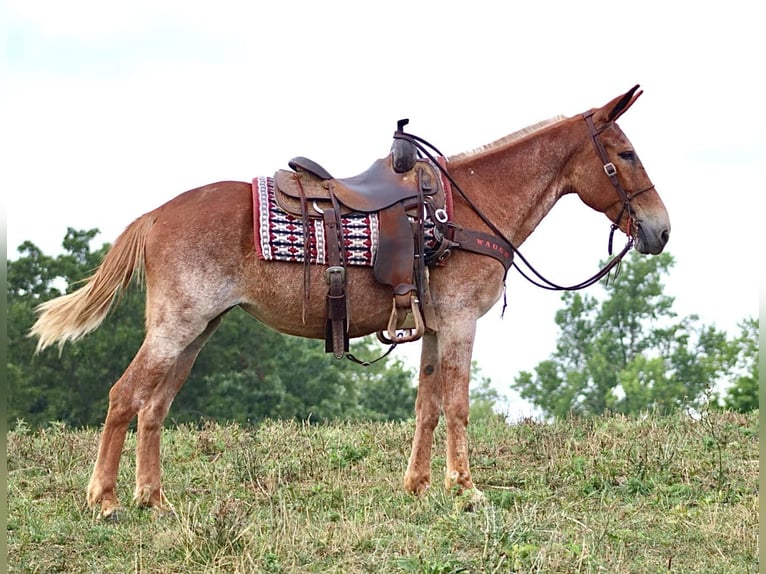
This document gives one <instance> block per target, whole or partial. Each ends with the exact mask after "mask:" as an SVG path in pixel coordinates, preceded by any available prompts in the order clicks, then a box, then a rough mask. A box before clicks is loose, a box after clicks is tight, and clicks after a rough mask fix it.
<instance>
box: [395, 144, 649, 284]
mask: <svg viewBox="0 0 766 574" xmlns="http://www.w3.org/2000/svg"><path fill="white" fill-rule="evenodd" d="M394 138H395V139H404V140H408V141H410V142H412V143H413V144H414V145H415V147H417V148H418V150H419V151H420V153H422V154H423V155H425V156H426V157H427V158H428V159H429V160H431V162H433V163H434V164H435V165H437V166H438V167H439V170H440V171H441V172H442V174H444V176H445V177H446V178H447V179H448V180H449V182H450V184H451V185H452V187H453V188H454V189H456V190H457V192H458V193H459V194H460V197H462V198H463V200H464V201H465V202H466V203H467V204H468V206H469V207H470V208H471V209H472V210H473V211H474V213H476V215H478V216H479V218H481V220H482V221H483V222H484V223H485V224H486V225H487V227H489V228H490V229H491V230H492V231H493V232H494V233H496V234H497V235H498V236H499V237H500V238H502V239H503V240H504V241H506V242H507V243H508V245H510V246H511V250H512V251H513V253H514V254H515V255H517V256H518V258H519V259H520V260H521V262H522V263H523V264H524V265H525V266H526V267H527V269H528V270H529V272H531V273H532V274H533V275H534V276H535V277H536V278H537V279H533V278H532V277H530V276H529V275H528V274H527V273H525V272H524V270H523V269H522V268H521V267H519V265H518V264H517V263H516V261H515V258H514V261H512V263H511V266H512V267H514V268H515V269H516V271H518V273H519V274H520V275H521V276H522V277H524V279H526V280H527V281H529V282H530V283H532V284H533V285H535V286H537V287H540V288H541V289H547V290H549V291H578V290H580V289H585V288H586V287H590V286H591V285H594V284H596V283H598V282H599V281H600V280H601V279H602V278H604V277H605V276H606V275H608V274H609V273H610V272H611V271H612V269H614V268H615V267H616V266H617V265H618V264H619V263H620V262H621V261H622V259H623V257H625V255H627V253H628V251H630V250H631V249H632V248H633V244H634V242H635V239H634V238H633V237H632V236H628V241H627V243H626V244H625V247H623V248H622V251H620V252H619V253H618V254H617V255H615V256H614V257H613V258H612V259H611V260H610V261H608V262H607V263H606V265H604V267H602V268H601V269H600V270H599V271H598V272H596V273H595V274H594V275H592V276H591V277H589V278H588V279H585V280H584V281H581V282H580V283H576V284H574V285H569V286H563V285H559V284H557V283H554V282H553V281H551V280H550V279H547V278H546V277H544V276H543V275H542V274H541V273H540V272H539V271H537V269H535V267H534V266H533V265H532V264H531V263H530V262H529V261H528V260H527V258H526V257H524V255H523V254H522V253H521V251H519V249H518V248H517V247H516V246H515V245H514V244H513V242H511V240H510V239H508V237H506V235H505V234H504V233H503V232H502V231H500V229H498V227H497V226H496V225H495V224H494V223H493V222H492V221H491V220H490V219H489V218H488V217H487V216H486V215H485V214H484V212H482V211H481V209H479V207H478V206H477V205H476V204H475V203H474V202H473V201H472V200H471V198H469V197H468V196H467V195H466V193H465V191H463V189H462V188H461V187H460V185H458V183H457V182H456V181H455V179H454V178H453V177H452V174H450V173H449V170H448V169H447V168H446V166H442V165H441V164H440V163H439V162H438V161H437V159H436V158H435V157H434V155H433V154H432V153H431V152H430V151H429V150H428V148H430V149H431V150H433V151H434V152H435V153H436V154H438V155H440V156H444V154H443V153H442V152H441V151H439V149H438V148H437V147H436V146H435V145H433V144H432V143H430V142H429V141H427V140H425V139H424V138H421V137H420V136H416V135H414V134H410V133H406V132H403V131H396V132H394ZM612 234H613V232H612V233H611V234H610V242H611V235H612ZM610 251H611V250H610ZM610 254H611V253H610ZM506 274H507V271H506ZM503 291H505V277H503Z"/></svg>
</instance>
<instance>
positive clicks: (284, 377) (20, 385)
mask: <svg viewBox="0 0 766 574" xmlns="http://www.w3.org/2000/svg"><path fill="white" fill-rule="evenodd" d="M97 234H98V230H97V229H91V230H74V229H72V228H70V229H68V231H67V233H66V236H65V238H64V241H63V243H62V246H63V253H62V254H60V255H57V256H55V257H53V256H49V255H46V254H44V253H43V252H42V251H41V250H40V249H39V248H38V247H37V246H35V245H34V244H33V243H31V242H25V243H23V244H22V245H21V246H19V248H18V254H19V256H18V257H17V258H16V259H14V260H11V261H9V262H8V307H7V311H8V390H9V400H8V415H9V422H10V423H11V424H13V422H14V421H16V420H17V419H23V420H24V421H26V422H27V423H28V424H30V425H34V426H40V425H46V424H48V423H50V422H51V421H63V422H66V423H67V424H69V425H71V426H75V427H80V426H96V425H100V424H101V422H103V417H104V416H105V413H106V408H107V402H108V391H109V388H110V386H111V385H112V384H113V383H114V381H116V380H117V379H118V378H119V377H120V375H121V374H122V372H123V371H124V370H125V368H126V367H127V365H128V363H129V362H130V361H131V359H132V358H133V356H134V354H135V353H136V351H137V350H138V347H139V346H140V344H141V341H142V340H143V336H144V301H145V299H144V293H143V291H142V290H141V289H138V288H135V287H133V288H131V289H129V290H127V292H126V293H125V294H124V296H123V300H122V301H121V303H120V305H118V306H115V307H113V309H112V311H111V312H110V315H109V317H107V320H106V321H105V322H104V323H103V324H102V325H101V327H100V328H99V329H98V330H97V331H95V332H94V333H91V334H90V335H88V336H87V337H85V338H84V339H82V340H81V341H78V342H77V343H76V344H71V345H66V346H65V347H64V348H63V349H62V350H61V351H59V350H58V349H55V348H54V349H46V350H45V351H43V352H41V353H39V354H35V352H34V351H35V346H36V341H35V340H32V339H30V338H29V337H28V336H27V333H28V331H29V328H30V327H31V325H32V323H33V322H34V319H35V315H34V309H35V307H36V306H37V305H39V304H40V303H42V302H43V301H46V300H48V299H51V298H53V297H58V296H60V295H62V294H63V293H65V292H68V291H71V290H73V289H76V288H77V287H78V286H79V284H80V282H82V281H83V280H84V279H85V278H87V277H88V276H89V275H90V274H91V273H92V272H93V271H94V270H95V268H96V267H97V266H98V265H99V264H100V262H101V260H102V259H103V257H104V255H105V254H106V252H107V250H108V248H109V247H110V246H109V245H108V244H105V245H103V246H102V247H101V248H100V249H97V250H95V251H93V250H91V247H90V245H91V243H92V241H93V239H94V237H95V236H96V235H97ZM672 265H673V258H672V256H670V255H669V254H667V253H665V254H662V255H659V256H656V257H651V258H646V257H630V258H628V260H627V261H626V262H625V263H624V264H623V266H622V272H621V274H620V276H619V278H618V280H616V281H613V282H611V283H608V284H606V285H605V286H604V287H603V292H604V296H602V297H597V296H596V295H595V294H591V293H590V292H589V293H587V294H582V293H579V292H567V293H564V295H563V296H562V302H563V305H564V307H563V308H562V309H560V310H559V311H558V312H557V313H556V316H555V322H556V324H557V325H558V327H559V335H558V339H557V341H556V345H555V350H554V351H553V353H552V354H551V356H550V358H549V359H547V360H545V361H542V362H541V363H539V364H538V365H537V366H536V367H535V368H534V371H533V372H521V373H519V374H518V375H517V376H516V377H515V379H514V381H513V382H512V383H511V386H512V387H513V388H515V389H516V390H517V391H518V392H519V393H520V394H521V396H522V397H523V398H525V399H527V400H528V401H530V402H531V403H532V404H533V405H535V406H536V407H537V408H538V409H539V410H540V411H541V412H542V413H543V414H544V415H545V416H548V417H565V416H569V415H571V414H576V415H578V416H591V415H597V414H602V413H604V412H606V411H612V412H623V413H626V414H636V413H640V412H644V411H646V410H654V411H659V412H670V411H673V410H675V409H678V408H682V407H685V406H692V407H693V406H698V405H699V404H700V403H701V402H702V401H703V400H709V399H710V397H711V396H713V397H714V402H715V403H716V404H720V405H721V406H723V407H726V408H730V409H734V410H738V411H742V412H746V411H750V410H754V409H757V408H758V368H759V365H758V349H759V346H758V321H757V319H754V318H752V319H744V320H743V321H742V322H741V324H740V328H741V332H740V333H739V335H737V336H734V337H730V336H728V335H727V334H726V333H725V332H723V331H719V330H718V329H716V328H715V327H714V326H707V325H700V324H699V319H698V317H696V316H689V317H683V318H678V317H677V316H676V314H675V312H674V311H673V309H672V307H673V298H672V297H669V296H667V295H665V294H663V284H662V276H663V275H664V274H666V273H667V272H668V270H669V269H670V268H671V267H672ZM352 351H353V353H354V354H355V355H356V356H358V357H360V358H362V359H365V360H371V359H373V358H375V357H377V356H378V355H380V354H381V352H382V351H381V347H380V346H379V345H378V344H377V343H376V342H375V340H374V338H364V339H360V340H357V341H355V342H354V343H353V349H352ZM414 380H415V373H413V372H412V370H411V369H409V368H407V367H406V366H405V365H404V364H403V363H402V361H401V360H399V359H396V358H394V357H393V356H389V357H386V358H384V359H383V360H381V361H379V362H377V363H374V364H373V365H371V366H369V367H364V368H363V367H360V366H358V365H356V364H354V363H351V362H350V361H337V360H334V359H331V358H329V357H328V356H327V355H326V354H325V353H324V345H323V344H322V343H321V342H319V341H312V340H308V339H302V338H298V337H291V336H288V335H283V334H280V333H277V332H275V331H273V330H271V329H269V328H267V327H265V326H263V325H261V324H260V323H259V322H258V321H255V320H253V318H252V317H250V316H249V315H247V314H246V313H244V312H243V311H240V310H238V309H235V310H233V311H231V312H230V313H228V314H227V315H226V316H225V317H224V319H223V321H222V323H221V326H220V327H219V328H218V330H217V331H216V333H215V334H214V335H213V336H212V337H211V339H210V341H209V342H208V343H207V345H206V346H205V348H204V349H203V350H202V352H201V353H200V355H199V357H198V359H197V362H196V363H195V366H194V368H193V369H192V373H191V375H190V376H189V379H188V380H187V382H186V384H185V385H184V388H183V389H181V392H180V393H179V394H178V395H177V397H176V399H175V401H174V404H173V408H172V409H171V411H170V417H169V419H170V421H172V422H176V423H181V422H198V421H200V420H204V419H216V420H230V421H236V422H242V423H245V422H250V423H253V422H258V421H260V420H263V419H265V418H296V419H302V420H312V421H324V420H331V419H347V420H358V419H365V420H404V419H408V418H410V417H412V416H413V413H414V404H415V395H416V389H415V387H414ZM724 382H725V383H726V385H725V386H726V391H725V392H720V391H716V389H719V388H720V387H721V386H722V383H724ZM716 393H718V395H716ZM471 399H472V416H475V415H477V416H490V415H491V413H492V409H493V407H494V406H495V405H496V404H497V402H498V401H499V400H500V396H499V394H498V392H497V390H496V389H494V388H493V387H492V385H491V381H490V380H489V379H488V378H486V377H483V376H482V375H481V373H480V370H479V368H478V366H477V365H474V368H473V369H472V396H471Z"/></svg>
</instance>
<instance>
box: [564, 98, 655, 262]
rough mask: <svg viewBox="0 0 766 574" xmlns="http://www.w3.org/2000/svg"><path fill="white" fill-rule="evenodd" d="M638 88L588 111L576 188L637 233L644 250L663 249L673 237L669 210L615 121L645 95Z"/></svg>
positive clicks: (594, 205) (590, 202)
mask: <svg viewBox="0 0 766 574" xmlns="http://www.w3.org/2000/svg"><path fill="white" fill-rule="evenodd" d="M637 90H638V86H635V87H633V89H631V90H630V91H628V92H627V93H625V94H623V95H621V96H618V97H616V98H614V99H613V100H612V101H610V102H609V103H607V104H606V105H605V106H603V107H601V108H596V109H594V110H590V111H589V112H587V113H585V114H583V115H582V117H581V121H582V128H583V133H586V134H587V136H586V139H585V140H584V143H583V145H582V146H580V148H579V150H578V153H577V157H576V161H575V163H576V164H577V165H576V168H575V169H574V178H573V181H572V183H573V186H572V187H573V188H574V190H575V191H576V192H577V194H578V195H579V196H580V198H581V199H582V200H583V201H584V202H585V203H586V204H587V205H589V206H591V207H592V208H593V209H596V210H598V211H600V212H602V213H604V214H606V216H607V217H609V219H610V220H611V221H612V222H613V223H614V224H615V225H617V226H618V227H619V228H620V229H621V230H622V231H623V232H624V233H626V234H628V235H630V236H632V237H634V238H635V241H636V243H635V245H636V249H638V251H639V252H640V253H651V254H657V253H660V252H661V251H662V250H663V249H664V247H665V244H666V243H667V242H668V239H669V237H670V219H669V218H668V212H667V210H666V209H665V205H664V204H663V203H662V200H661V199H660V196H659V195H658V194H657V190H656V189H655V188H654V185H653V184H652V182H651V181H650V179H649V176H648V175H647V174H646V171H645V170H644V166H643V165H642V164H641V160H640V159H639V158H638V154H637V153H636V150H635V149H633V146H632V145H631V143H630V141H629V140H628V138H627V137H626V136H625V134H624V133H623V132H622V130H621V129H620V128H619V126H618V125H617V124H616V123H615V121H616V120H617V118H619V117H620V116H621V115H622V114H623V113H625V112H626V111H627V109H628V108H629V107H630V106H632V105H633V103H634V102H635V101H636V99H637V98H638V97H639V96H640V95H641V93H642V92H641V91H637ZM578 133H580V132H579V130H578Z"/></svg>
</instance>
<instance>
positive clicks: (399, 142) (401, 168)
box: [391, 118, 418, 173]
mask: <svg viewBox="0 0 766 574" xmlns="http://www.w3.org/2000/svg"><path fill="white" fill-rule="evenodd" d="M408 123H410V120H409V119H408V118H404V119H401V120H399V121H398V122H396V132H395V133H394V143H393V144H391V159H392V166H393V168H394V171H395V172H396V173H405V172H408V171H410V170H411V169H412V168H413V167H415V162H416V161H417V159H418V149H417V148H416V147H415V144H414V143H413V142H411V141H410V140H406V139H401V138H397V137H396V135H397V134H402V133H404V126H406V125H407V124H408Z"/></svg>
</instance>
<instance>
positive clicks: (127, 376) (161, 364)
mask: <svg viewBox="0 0 766 574" xmlns="http://www.w3.org/2000/svg"><path fill="white" fill-rule="evenodd" d="M174 361H175V356H167V355H165V354H158V353H157V352H156V351H155V350H154V345H153V344H152V342H151V339H150V337H149V336H147V338H146V339H144V342H143V343H142V344H141V348H140V349H139V350H138V353H136V356H135V357H134V358H133V360H132V361H131V363H130V365H129V366H128V368H127V369H126V370H125V372H124V373H123V374H122V376H121V377H120V378H119V379H118V380H117V382H116V383H114V385H113V386H112V388H111V389H110V391H109V409H108V411H107V413H106V420H105V421H104V427H103V429H102V431H101V439H100V441H99V446H98V456H97V457H96V464H95V466H94V468H93V474H92V475H91V479H90V483H89V484H88V498H87V500H88V505H89V506H94V505H96V504H98V503H101V516H102V517H109V516H110V515H112V514H113V513H114V511H115V510H116V509H117V507H118V501H117V495H116V493H115V487H116V482H117V471H118V468H119V464H120V455H121V454H122V447H123V444H124V442H125V433H126V432H127V430H128V425H129V424H130V421H132V420H133V417H135V416H136V413H138V410H139V409H140V408H141V405H142V404H144V403H145V402H146V401H147V400H148V399H149V397H150V396H151V394H152V392H153V390H154V387H155V386H156V385H157V383H158V382H159V381H161V380H162V379H163V378H164V377H165V373H166V372H167V370H168V368H169V367H170V366H171V365H172V363H173V362H174Z"/></svg>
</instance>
